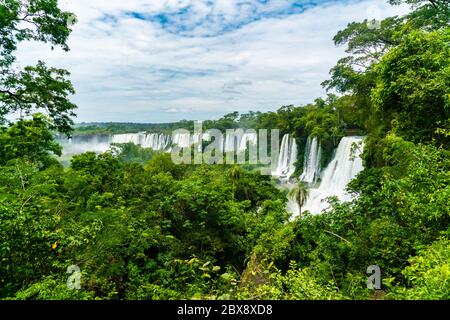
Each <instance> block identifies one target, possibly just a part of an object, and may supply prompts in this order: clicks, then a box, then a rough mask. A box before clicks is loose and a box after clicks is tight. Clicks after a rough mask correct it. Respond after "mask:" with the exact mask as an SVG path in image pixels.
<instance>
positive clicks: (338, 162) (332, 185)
mask: <svg viewBox="0 0 450 320" xmlns="http://www.w3.org/2000/svg"><path fill="white" fill-rule="evenodd" d="M363 139H364V138H363V137H344V138H342V140H341V142H340V143H339V146H338V148H337V150H336V154H335V156H334V158H333V159H332V160H331V162H330V163H329V164H328V166H327V167H326V168H325V170H324V171H323V173H322V180H321V182H320V185H319V187H317V188H312V189H310V192H309V197H308V200H307V201H306V204H305V206H304V207H303V208H302V211H305V210H309V211H310V212H311V213H320V212H322V211H323V210H325V209H327V208H328V207H329V204H328V202H327V201H326V199H327V198H328V197H331V196H337V197H338V199H339V200H340V201H350V200H352V196H351V195H350V194H348V193H347V192H346V187H347V184H348V183H349V182H350V181H351V180H352V179H353V178H355V177H356V175H357V174H358V173H360V172H361V171H362V170H363V163H362V159H361V157H360V156H361V153H362V151H363V147H364V142H363ZM354 145H356V146H357V148H355V149H354V150H353V146H354ZM352 151H353V152H352Z"/></svg>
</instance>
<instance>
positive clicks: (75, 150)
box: [56, 134, 111, 157]
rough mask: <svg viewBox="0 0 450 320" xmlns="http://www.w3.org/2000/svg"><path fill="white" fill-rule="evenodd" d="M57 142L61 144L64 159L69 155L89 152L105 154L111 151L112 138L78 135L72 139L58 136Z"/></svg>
mask: <svg viewBox="0 0 450 320" xmlns="http://www.w3.org/2000/svg"><path fill="white" fill-rule="evenodd" d="M56 140H57V141H58V142H59V143H60V144H61V146H62V148H63V150H62V152H63V157H64V156H67V155H75V154H80V153H84V152H87V151H93V152H96V153H103V152H105V151H107V150H108V149H109V145H110V143H111V136H109V135H105V134H101V135H78V136H73V137H72V138H67V137H64V136H57V137H56Z"/></svg>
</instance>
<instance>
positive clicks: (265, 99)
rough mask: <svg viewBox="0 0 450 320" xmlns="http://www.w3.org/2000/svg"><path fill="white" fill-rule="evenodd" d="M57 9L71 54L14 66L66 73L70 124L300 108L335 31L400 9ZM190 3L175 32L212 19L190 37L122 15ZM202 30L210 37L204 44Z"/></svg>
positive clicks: (317, 79)
mask: <svg viewBox="0 0 450 320" xmlns="http://www.w3.org/2000/svg"><path fill="white" fill-rule="evenodd" d="M61 2H62V3H63V6H64V8H66V9H68V10H70V11H73V12H75V13H76V14H77V16H78V20H79V23H78V24H77V25H76V26H75V27H74V32H73V34H72V35H71V38H70V40H69V45H70V47H71V51H70V52H69V53H65V52H62V51H61V50H54V51H51V50H49V49H48V46H46V45H43V44H36V43H33V44H24V45H21V47H20V52H19V62H20V63H21V64H22V65H25V64H34V63H35V62H36V61H37V60H39V59H41V60H44V61H47V62H48V64H49V65H52V66H56V67H62V68H66V69H68V70H69V71H70V72H71V73H72V77H71V79H72V80H73V83H74V85H75V88H76V90H77V94H76V96H75V97H74V99H73V100H74V102H75V103H77V104H78V106H79V109H78V112H77V113H78V115H79V117H78V119H77V121H138V122H165V121H173V120H180V119H183V118H190V119H196V118H199V119H204V118H209V117H217V116H218V115H221V114H225V113H227V112H229V111H234V110H238V111H248V110H262V111H265V110H274V109H277V108H278V107H279V106H281V105H284V104H295V105H299V104H304V103H308V102H310V101H312V100H313V99H314V98H316V97H318V96H321V95H323V94H324V92H323V90H322V88H321V86H320V83H321V82H322V81H323V80H325V79H327V77H328V71H329V69H330V68H331V67H332V66H333V65H334V64H335V63H336V61H337V60H338V58H339V57H341V56H343V54H344V52H343V48H336V47H334V45H333V42H332V38H333V36H334V34H335V33H336V32H337V31H338V30H340V29H342V28H344V27H345V26H346V24H347V23H349V22H351V21H361V20H363V19H365V18H368V16H367V15H368V12H370V10H368V8H370V6H374V5H376V6H378V7H379V8H380V12H381V13H382V15H383V17H385V16H390V15H394V14H399V13H404V12H406V9H405V8H404V7H391V6H389V5H387V4H385V3H384V2H383V3H380V1H379V0H368V1H362V2H355V1H334V3H333V4H328V5H322V6H317V7H314V8H311V9H308V10H306V11H305V12H304V13H299V14H290V15H274V16H273V17H265V18H260V19H253V20H254V21H253V22H250V21H249V20H248V19H247V18H248V15H251V14H255V12H253V13H252V12H250V11H249V10H250V9H251V8H250V7H248V6H247V9H245V7H242V6H241V7H239V6H238V4H239V3H241V2H243V1H240V0H220V1H214V4H213V6H206V5H205V3H206V1H205V0H202V1H200V0H199V1H193V0H192V1H190V0H159V1H156V0H152V1H141V0H127V1H123V0H78V1H69V0H65V1H61ZM247 2H248V1H247ZM255 2H257V3H259V1H255ZM287 2H292V1H287V0H286V1H283V0H277V1H271V2H270V6H271V7H270V8H264V7H261V8H258V10H260V11H258V12H257V13H256V14H257V15H259V17H262V15H263V14H264V10H268V12H279V11H280V10H282V9H283V8H285V7H286V3H287ZM189 5H193V9H192V11H190V13H189V14H188V15H186V16H184V17H183V19H184V20H183V21H177V22H176V23H179V24H180V25H178V26H177V28H179V27H180V26H183V23H185V24H186V25H193V24H195V23H196V22H198V21H204V19H205V17H208V16H212V17H213V18H211V19H212V20H211V21H212V22H211V21H209V22H208V21H205V23H204V24H203V25H202V24H200V25H198V26H197V27H195V28H194V29H192V31H190V32H191V33H190V34H189V37H187V36H183V34H182V32H181V33H177V32H172V31H173V30H171V29H170V28H169V29H164V28H162V27H161V25H159V24H157V23H155V22H152V21H149V20H141V19H137V18H133V17H132V16H130V15H126V14H125V13H126V12H138V13H141V14H149V15H156V14H158V13H160V12H164V13H167V12H176V11H178V10H179V9H180V8H186V7H187V6H189ZM246 10H247V11H246ZM270 10H272V11H270ZM105 17H107V18H105ZM246 17H247V18H246ZM219 18H220V19H221V20H220V21H219V20H218V19H219ZM369 18H370V17H369ZM177 19H178V18H177ZM180 19H181V18H180ZM239 19H241V20H242V19H243V20H245V19H247V20H245V21H247V22H248V23H247V24H246V25H244V26H242V27H241V28H237V29H234V30H232V31H229V32H223V28H224V25H227V24H231V25H234V24H236V22H237V21H239ZM197 24H198V23H197ZM211 28H216V29H215V30H212V29H211ZM205 30H206V31H207V32H211V31H214V32H216V33H217V34H216V35H215V36H209V37H203V36H202V35H205V32H206V31H205Z"/></svg>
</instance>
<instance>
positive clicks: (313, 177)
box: [300, 137, 322, 184]
mask: <svg viewBox="0 0 450 320" xmlns="http://www.w3.org/2000/svg"><path fill="white" fill-rule="evenodd" d="M321 155H322V147H321V145H320V142H319V139H317V137H314V138H311V137H308V140H307V142H306V148H305V157H304V160H303V173H302V175H301V176H300V180H301V181H304V182H307V183H308V184H312V183H315V182H317V180H318V179H319V178H320V159H321Z"/></svg>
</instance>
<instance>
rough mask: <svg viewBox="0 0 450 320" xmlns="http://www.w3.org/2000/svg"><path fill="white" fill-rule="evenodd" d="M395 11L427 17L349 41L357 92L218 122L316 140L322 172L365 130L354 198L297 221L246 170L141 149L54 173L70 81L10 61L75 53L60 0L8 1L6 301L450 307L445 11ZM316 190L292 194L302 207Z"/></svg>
mask: <svg viewBox="0 0 450 320" xmlns="http://www.w3.org/2000/svg"><path fill="white" fill-rule="evenodd" d="M390 2H391V3H392V4H400V3H408V4H411V5H413V7H414V9H415V10H413V11H412V12H411V13H409V14H408V15H406V16H405V17H394V18H388V19H386V20H384V21H382V22H381V26H380V27H381V28H380V29H371V28H368V26H367V21H365V22H362V23H352V24H350V25H349V26H348V27H347V28H346V29H345V30H342V31H340V32H339V33H338V34H337V35H336V37H335V42H336V44H347V45H348V48H347V53H348V54H349V55H350V56H348V57H346V58H343V59H342V60H340V61H339V62H338V65H337V66H336V67H335V68H334V69H333V70H332V78H331V79H330V80H329V81H328V82H326V83H325V85H327V86H328V87H329V88H335V89H337V90H338V91H339V92H341V93H343V94H344V95H343V96H341V97H337V96H335V95H329V96H328V97H327V98H326V99H316V101H315V102H314V104H310V105H307V106H304V107H294V106H284V107H281V108H280V109H279V110H278V111H276V112H268V113H258V112H249V113H247V114H241V115H240V114H238V113H237V112H233V113H230V114H227V115H225V116H224V117H223V118H221V119H219V120H217V121H207V122H206V123H205V125H206V129H207V128H213V127H214V128H219V129H222V130H224V129H229V128H237V127H242V128H249V127H254V128H257V129H258V128H263V129H275V128H277V129H280V130H281V133H282V134H286V133H290V134H294V136H295V138H296V139H297V143H298V144H299V145H300V146H302V145H304V144H305V142H306V139H307V137H308V136H314V137H318V138H319V139H320V141H321V144H322V146H323V147H324V150H325V151H324V155H323V156H322V158H324V159H329V158H330V155H331V152H332V150H333V148H334V147H335V146H336V144H337V143H338V140H339V139H340V138H341V137H342V136H344V135H345V134H349V133H351V132H352V131H357V132H360V131H364V130H365V131H367V132H368V138H367V143H366V148H365V151H364V158H365V164H366V168H365V170H364V171H362V172H361V173H360V174H359V175H358V177H357V178H356V179H354V180H353V181H352V182H351V183H350V184H349V186H348V190H349V192H352V193H354V194H357V195H358V197H357V198H356V199H354V200H353V201H351V202H346V203H340V202H339V201H338V200H337V199H336V198H331V199H330V200H329V201H330V203H331V208H330V209H329V210H328V211H327V212H326V213H323V214H320V215H311V214H310V213H309V212H304V213H303V214H302V215H301V216H300V217H297V218H296V219H294V220H291V221H289V218H290V214H289V213H288V212H286V194H285V193H284V192H282V191H280V190H278V189H277V188H276V186H275V184H274V183H273V181H271V180H270V178H268V177H266V176H261V175H259V173H255V172H252V171H251V170H247V169H246V167H245V166H236V165H234V166H228V165H198V166H196V165H175V164H174V163H173V162H172V160H171V157H170V155H169V154H165V153H157V152H154V151H151V150H147V149H142V148H141V147H138V146H135V145H133V144H123V145H117V146H115V147H114V148H113V149H112V150H110V151H108V152H106V153H103V154H100V155H97V154H95V153H93V152H88V153H84V154H81V155H77V156H75V157H73V159H72V161H71V164H70V167H68V168H63V167H62V166H61V165H59V164H57V163H56V161H55V160H53V159H52V158H51V157H52V154H57V155H58V154H60V152H61V148H60V147H59V146H58V145H57V144H56V143H55V141H54V140H53V136H52V133H51V131H50V130H51V129H54V128H56V129H58V130H60V131H62V132H68V131H69V129H70V124H71V119H70V117H71V116H72V113H71V112H72V111H71V110H73V108H74V105H72V104H70V102H68V100H67V97H68V94H70V93H72V92H73V89H72V87H71V84H70V83H69V82H68V81H67V80H65V77H66V76H67V75H68V74H67V73H66V72H65V71H63V70H58V69H52V68H47V67H46V66H45V65H44V64H43V63H39V64H38V66H37V67H27V68H26V69H24V70H23V71H22V72H19V73H15V72H14V71H13V69H12V64H13V62H14V56H13V53H14V51H15V50H16V46H17V43H18V42H20V41H23V40H39V41H44V42H50V43H51V44H52V45H61V46H62V47H63V48H65V49H67V46H66V44H65V43H66V38H67V36H68V34H69V33H70V28H69V27H68V26H67V22H68V20H69V18H70V15H69V13H66V12H62V11H60V10H59V9H58V7H57V1H56V0H31V1H15V0H9V1H3V2H2V4H1V5H0V33H1V40H0V54H1V58H0V67H1V68H2V70H3V71H4V72H2V73H1V76H0V124H1V125H3V126H2V127H0V239H1V242H0V264H1V268H0V298H1V299H44V300H48V299H58V300H60V299H70V300H72V299H80V300H81V299H244V298H245V299H378V298H387V299H449V292H450V280H449V279H450V269H449V260H450V256H449V254H450V242H449V225H450V214H449V213H450V203H449V201H448V199H449V198H450V152H449V150H448V147H449V143H448V137H449V135H448V130H449V128H450V125H449V123H450V122H449V118H450V117H449V108H450V105H449V101H450V100H449V91H448V89H449V87H450V83H449V80H450V78H449V75H450V70H449V65H450V61H449V59H450V51H449V47H448V43H449V30H448V26H446V24H445V23H448V16H449V15H448V1H439V0H436V1H420V0H406V1H400V0H392V1H390ZM428 18H431V19H428ZM445 19H447V20H445ZM29 23H31V24H33V25H35V26H36V28H30V29H28V28H27V27H26V26H27V25H28V24H29ZM36 109H45V110H44V111H46V112H47V113H48V116H47V117H46V116H43V115H40V114H35V115H33V118H32V119H28V120H26V119H23V118H22V119H20V120H19V121H17V122H16V123H13V124H10V125H8V126H5V125H4V123H5V116H6V115H8V114H9V113H10V112H13V111H22V112H24V115H31V114H32V113H34V112H35V111H36ZM33 110H34V111H33ZM192 126H193V122H190V121H182V122H180V123H177V124H161V125H138V124H136V125H132V124H87V125H86V126H81V127H79V128H78V130H79V132H84V133H92V132H98V131H101V132H104V133H111V132H117V131H119V132H121V130H133V132H134V130H136V131H142V130H144V129H143V128H150V129H149V130H154V129H155V128H157V129H158V130H161V131H164V130H169V129H171V128H181V127H182V128H189V129H190V128H191V127H192ZM204 129H205V128H204ZM299 149H300V150H299V154H300V155H301V154H302V153H303V151H304V150H302V147H300V148H299ZM325 162H326V160H325ZM325 162H324V163H323V164H325ZM297 167H298V168H301V167H302V161H301V160H300V161H299V162H298V163H297ZM250 169H252V168H250ZM297 171H298V170H297ZM307 191H308V190H307V188H306V187H305V186H304V185H299V187H298V188H297V189H296V190H295V191H294V192H293V194H294V195H295V196H296V198H297V201H298V202H299V204H300V205H302V203H303V202H304V200H305V198H306V196H307V193H308V192H307ZM72 265H77V266H79V268H80V269H81V275H82V276H81V289H80V290H70V289H69V288H68V286H67V277H68V274H67V273H66V270H67V268H68V267H69V266H72ZM370 265H378V266H380V268H381V271H382V278H383V290H382V291H381V292H377V293H373V292H371V291H370V290H369V289H367V288H366V279H367V275H366V270H367V267H368V266H370Z"/></svg>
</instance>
